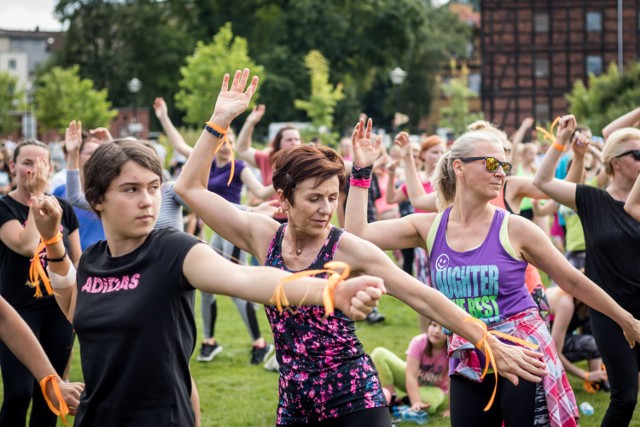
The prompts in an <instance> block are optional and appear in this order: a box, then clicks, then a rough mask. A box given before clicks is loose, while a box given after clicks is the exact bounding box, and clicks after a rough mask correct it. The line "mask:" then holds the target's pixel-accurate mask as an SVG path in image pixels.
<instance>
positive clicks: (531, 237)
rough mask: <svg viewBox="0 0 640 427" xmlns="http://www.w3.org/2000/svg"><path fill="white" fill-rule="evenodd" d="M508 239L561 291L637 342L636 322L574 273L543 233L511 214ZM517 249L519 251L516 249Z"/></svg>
mask: <svg viewBox="0 0 640 427" xmlns="http://www.w3.org/2000/svg"><path fill="white" fill-rule="evenodd" d="M509 237H510V238H511V241H512V242H514V243H515V245H514V249H516V251H519V252H520V254H521V255H522V257H523V258H524V259H525V261H527V262H529V263H530V264H533V265H534V266H535V267H538V268H540V269H542V270H543V271H546V272H547V273H548V274H549V275H550V276H551V278H552V279H553V280H554V281H555V282H556V283H557V284H558V286H560V287H561V288H562V289H563V290H564V291H565V292H567V293H569V294H571V295H574V296H576V297H578V298H580V300H581V301H582V302H584V303H585V304H587V305H588V306H589V307H592V308H593V309H595V310H597V311H599V312H601V313H602V314H604V315H605V316H608V317H609V318H611V319H612V320H613V321H615V322H616V323H617V324H618V325H620V327H621V328H622V330H623V331H624V333H625V336H626V337H627V339H628V340H629V343H630V344H631V343H632V342H633V341H636V342H640V322H638V320H636V319H634V318H633V316H632V315H631V314H630V313H629V312H627V311H625V310H624V309H623V308H622V307H620V306H619V305H618V304H617V303H616V302H615V301H614V300H613V299H612V298H611V297H610V296H609V295H608V294H607V293H606V292H605V291H603V290H602V288H600V287H599V286H598V285H596V284H595V283H593V282H592V281H591V280H589V278H587V276H585V275H584V274H582V273H581V272H579V271H578V270H576V269H575V268H574V267H573V266H572V265H571V264H569V261H567V260H566V258H565V257H564V256H562V254H561V253H559V252H558V251H557V249H555V248H554V247H553V245H552V243H551V241H550V240H549V238H548V237H547V236H546V235H545V234H544V232H543V231H542V230H541V229H540V228H538V227H536V226H535V225H534V224H532V223H530V222H529V221H527V220H526V219H524V218H520V217H516V216H515V215H512V216H511V217H510V219H509ZM518 248H519V250H518Z"/></svg>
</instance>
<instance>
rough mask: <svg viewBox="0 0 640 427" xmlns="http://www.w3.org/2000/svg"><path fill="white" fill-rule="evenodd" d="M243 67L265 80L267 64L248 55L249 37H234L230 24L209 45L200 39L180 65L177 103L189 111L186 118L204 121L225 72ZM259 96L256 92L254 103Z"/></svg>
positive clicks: (209, 113)
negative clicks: (184, 63) (258, 63)
mask: <svg viewBox="0 0 640 427" xmlns="http://www.w3.org/2000/svg"><path fill="white" fill-rule="evenodd" d="M243 68H249V69H250V70H251V74H252V75H254V74H257V75H258V76H260V78H261V80H262V81H264V80H265V74H264V67H262V66H261V65H257V64H256V63H255V62H253V60H252V59H251V58H250V57H249V54H248V50H247V40H246V39H244V38H242V37H234V35H233V32H232V31H231V23H227V24H225V25H224V26H223V27H222V28H220V31H219V32H218V34H216V35H215V36H214V37H213V40H212V42H211V43H210V44H204V43H202V42H198V44H197V46H196V50H195V51H194V52H193V55H191V56H189V57H188V58H187V64H186V65H185V66H184V67H181V68H180V74H182V80H180V82H179V83H178V86H179V87H180V91H179V92H178V93H177V94H176V105H177V106H178V108H180V109H182V110H183V111H184V112H185V113H186V115H185V121H186V122H188V123H191V124H193V125H198V124H202V123H204V122H205V121H206V120H207V119H208V118H209V117H210V115H211V112H212V111H213V106H214V103H215V100H216V96H217V93H218V90H219V82H221V81H222V77H223V76H224V74H225V73H231V72H234V71H235V70H242V69H243ZM231 77H232V78H233V76H231ZM257 98H258V97H257V96H255V95H254V97H253V100H252V102H255V100H256V99H257Z"/></svg>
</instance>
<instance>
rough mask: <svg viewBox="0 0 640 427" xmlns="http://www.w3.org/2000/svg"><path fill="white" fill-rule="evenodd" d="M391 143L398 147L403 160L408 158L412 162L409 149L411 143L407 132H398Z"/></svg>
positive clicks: (411, 152) (411, 153)
mask: <svg viewBox="0 0 640 427" xmlns="http://www.w3.org/2000/svg"><path fill="white" fill-rule="evenodd" d="M393 143H394V144H396V145H397V146H398V147H400V150H401V153H402V158H403V159H407V158H408V159H411V161H413V150H412V149H411V141H410V139H409V134H408V133H407V132H400V133H399V134H397V135H396V139H395V140H394V141H393Z"/></svg>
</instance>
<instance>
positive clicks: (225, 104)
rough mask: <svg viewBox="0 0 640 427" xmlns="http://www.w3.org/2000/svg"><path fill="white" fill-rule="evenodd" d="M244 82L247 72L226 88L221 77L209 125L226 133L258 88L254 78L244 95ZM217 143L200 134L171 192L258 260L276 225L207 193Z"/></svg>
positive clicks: (226, 82) (207, 134)
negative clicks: (220, 85)
mask: <svg viewBox="0 0 640 427" xmlns="http://www.w3.org/2000/svg"><path fill="white" fill-rule="evenodd" d="M248 78H249V70H248V69H245V70H244V71H243V72H242V73H241V72H240V71H236V73H235V76H234V78H233V83H232V85H231V88H229V75H228V74H225V76H224V79H223V82H222V89H221V91H220V94H219V95H218V99H217V101H216V105H215V109H214V112H213V115H212V116H211V120H210V122H212V124H215V125H216V126H217V127H219V128H220V129H228V128H229V126H230V125H231V122H232V121H233V119H234V118H236V117H237V116H238V115H239V114H240V113H242V112H243V111H244V110H246V109H247V106H248V105H249V101H250V100H251V96H253V93H254V92H255V90H256V87H257V86H258V77H253V79H252V80H251V84H250V85H249V87H248V88H247V90H246V91H245V90H244V89H245V87H246V86H247V81H248ZM220 143H221V139H220V137H218V136H215V135H213V134H212V133H210V132H208V131H207V130H204V131H203V132H202V134H201V135H200V138H198V142H197V143H196V145H195V147H194V149H193V153H194V155H193V156H190V157H189V159H188V160H187V163H186V164H185V165H184V168H183V169H182V173H181V174H180V176H179V177H178V180H177V181H176V184H175V187H174V188H175V191H176V192H177V193H178V194H179V195H180V197H182V199H183V200H184V201H185V202H186V203H187V205H188V206H189V207H190V208H191V209H192V210H193V211H194V212H195V213H196V214H197V215H198V216H199V217H200V218H201V219H202V220H203V221H204V222H205V223H206V224H207V225H208V226H209V227H211V228H212V229H213V230H215V231H216V233H218V234H220V235H221V236H222V237H223V238H224V239H226V240H228V241H230V242H232V243H233V244H234V245H236V246H237V247H239V248H240V249H242V250H244V251H246V252H249V253H251V254H254V255H258V256H260V255H261V254H262V252H263V251H262V249H266V248H263V247H262V246H259V245H260V244H261V243H262V242H263V241H264V240H265V239H266V240H267V244H268V241H269V239H270V237H264V236H267V235H269V236H273V233H275V230H276V229H277V227H278V223H277V222H275V221H274V220H273V219H271V218H267V217H266V216H264V215H259V214H253V213H249V212H243V211H239V210H238V209H236V207H235V206H234V205H232V204H231V203H229V202H227V201H226V200H224V199H223V198H222V197H220V196H218V195H217V194H215V193H212V192H210V191H209V190H208V189H207V183H208V180H209V170H210V169H211V163H212V162H213V157H214V153H215V149H216V147H217V146H218V144H220ZM245 169H246V168H245ZM261 233H263V234H261ZM258 236H261V237H262V238H259V237H258ZM265 253H266V252H265Z"/></svg>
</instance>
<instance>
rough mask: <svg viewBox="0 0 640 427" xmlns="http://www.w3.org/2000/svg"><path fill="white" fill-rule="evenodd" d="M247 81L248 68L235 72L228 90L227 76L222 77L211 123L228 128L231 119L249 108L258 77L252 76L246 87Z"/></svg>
mask: <svg viewBox="0 0 640 427" xmlns="http://www.w3.org/2000/svg"><path fill="white" fill-rule="evenodd" d="M248 80H249V69H248V68H245V69H244V70H243V71H240V70H236V73H235V75H234V76H233V82H231V88H229V74H225V75H224V77H223V79H222V87H221V89H220V94H219V95H218V99H217V101H216V106H215V108H214V110H213V115H212V116H211V121H212V122H214V123H215V124H217V125H218V126H221V127H223V128H228V127H229V125H230V124H231V122H232V121H233V119H235V118H236V117H237V116H239V115H240V114H241V113H242V112H244V111H245V110H246V109H247V108H248V107H249V102H250V101H251V97H253V94H254V93H255V91H256V89H257V88H258V76H253V78H252V79H251V83H250V84H249V86H248V87H247V82H248ZM245 88H246V90H245Z"/></svg>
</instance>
